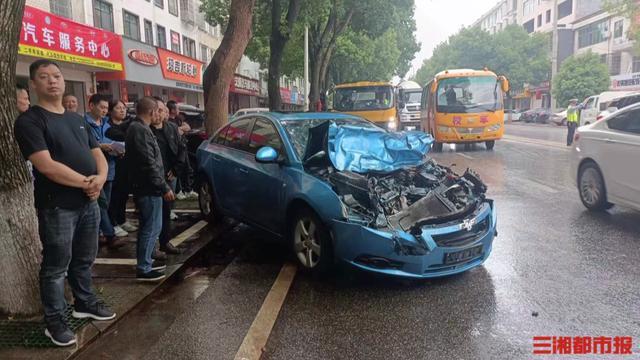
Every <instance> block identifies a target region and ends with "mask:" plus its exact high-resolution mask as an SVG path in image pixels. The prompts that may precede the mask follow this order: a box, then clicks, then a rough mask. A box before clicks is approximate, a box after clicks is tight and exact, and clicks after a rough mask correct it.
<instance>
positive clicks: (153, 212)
mask: <svg viewBox="0 0 640 360" xmlns="http://www.w3.org/2000/svg"><path fill="white" fill-rule="evenodd" d="M136 205H137V206H138V209H139V210H140V215H139V218H138V219H139V222H140V224H139V227H138V244H137V247H136V256H137V258H138V265H137V270H138V271H139V272H142V273H148V272H149V271H151V263H152V261H153V260H152V259H151V254H153V249H154V248H155V245H156V240H157V239H158V236H160V231H161V230H162V197H160V196H136Z"/></svg>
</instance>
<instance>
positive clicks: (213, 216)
mask: <svg viewBox="0 0 640 360" xmlns="http://www.w3.org/2000/svg"><path fill="white" fill-rule="evenodd" d="M197 189H198V206H199V207H200V214H201V215H202V217H203V219H204V220H206V221H208V222H210V223H212V224H216V223H219V222H220V221H221V220H222V216H221V215H220V213H219V211H218V208H217V206H216V202H215V197H214V195H213V187H212V186H211V184H209V181H207V180H205V179H201V180H199V181H198V182H197Z"/></svg>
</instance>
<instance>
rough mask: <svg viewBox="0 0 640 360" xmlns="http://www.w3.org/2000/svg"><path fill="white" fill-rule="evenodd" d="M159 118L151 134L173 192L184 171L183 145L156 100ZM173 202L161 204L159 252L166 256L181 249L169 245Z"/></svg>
mask: <svg viewBox="0 0 640 360" xmlns="http://www.w3.org/2000/svg"><path fill="white" fill-rule="evenodd" d="M156 100H157V101H158V113H159V116H158V118H157V119H156V121H154V123H153V124H152V126H151V130H152V131H153V134H154V135H155V136H156V139H157V141H158V147H159V148H160V153H161V154H162V165H163V167H164V172H165V176H166V180H167V183H169V185H170V186H171V189H172V190H174V191H175V188H176V175H177V174H178V173H179V172H180V171H181V170H183V169H184V164H185V161H186V153H185V149H184V143H183V142H182V141H181V139H180V133H179V132H178V126H177V125H176V124H174V123H172V122H170V121H169V109H167V107H166V106H165V105H164V102H163V101H162V100H158V99H156ZM172 208H173V201H166V200H164V201H163V202H162V231H161V232H160V251H163V252H165V253H167V254H180V253H182V251H181V249H178V248H176V247H175V246H173V245H171V243H170V242H169V240H171V239H170V238H169V236H170V232H171V209H172Z"/></svg>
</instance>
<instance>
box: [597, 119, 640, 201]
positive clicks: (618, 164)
mask: <svg viewBox="0 0 640 360" xmlns="http://www.w3.org/2000/svg"><path fill="white" fill-rule="evenodd" d="M607 127H608V131H607V132H606V134H605V135H604V144H603V146H602V147H603V155H604V156H603V164H601V166H602V167H603V168H604V170H603V171H605V172H606V173H607V177H608V179H607V191H608V193H610V195H611V196H614V197H616V198H619V199H622V200H624V201H629V202H632V203H634V204H637V205H638V206H640V108H636V109H633V110H631V111H625V112H623V113H621V114H619V115H617V116H614V117H612V118H611V119H609V120H607Z"/></svg>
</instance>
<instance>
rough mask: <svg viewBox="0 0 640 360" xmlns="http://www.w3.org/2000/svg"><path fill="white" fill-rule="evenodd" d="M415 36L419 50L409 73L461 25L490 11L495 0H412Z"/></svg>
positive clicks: (496, 1)
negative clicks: (419, 46) (413, 2)
mask: <svg viewBox="0 0 640 360" xmlns="http://www.w3.org/2000/svg"><path fill="white" fill-rule="evenodd" d="M415 3H416V12H415V18H416V25H417V27H418V31H417V33H416V38H417V39H418V41H419V42H420V43H422V49H421V50H420V52H419V53H417V54H416V58H415V59H414V60H413V66H412V68H411V71H410V72H409V74H408V75H412V74H413V73H415V71H416V70H417V69H418V68H419V67H420V65H422V61H423V60H424V59H427V58H429V57H430V56H431V53H432V51H433V49H434V48H435V47H436V45H438V44H439V43H441V42H442V41H444V40H446V39H447V38H448V37H449V35H452V34H454V33H456V32H457V31H458V30H459V29H460V28H461V27H463V26H468V25H471V24H472V23H473V22H474V21H476V20H477V19H478V18H479V17H480V16H481V15H482V14H484V13H485V12H487V11H489V9H491V8H492V7H493V6H494V5H495V4H497V3H498V0H415Z"/></svg>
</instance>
